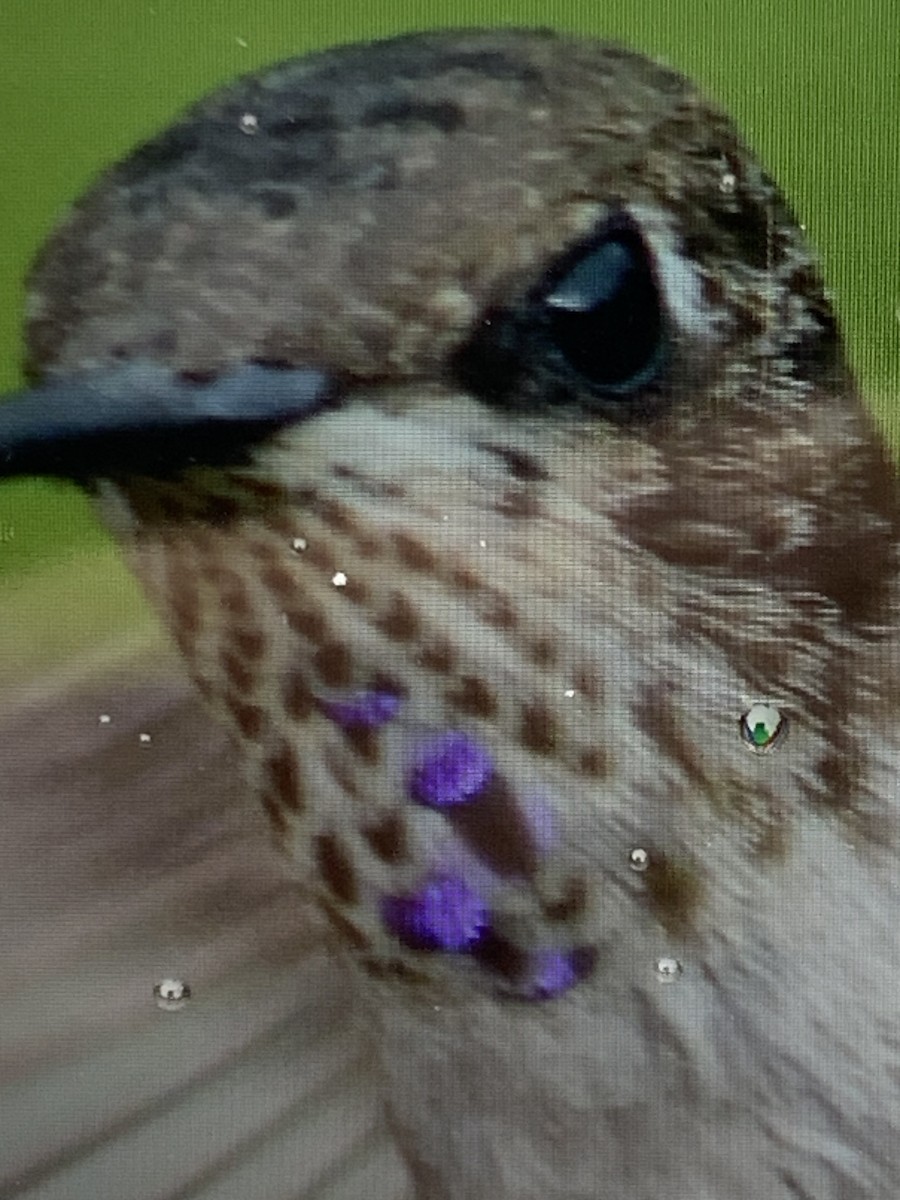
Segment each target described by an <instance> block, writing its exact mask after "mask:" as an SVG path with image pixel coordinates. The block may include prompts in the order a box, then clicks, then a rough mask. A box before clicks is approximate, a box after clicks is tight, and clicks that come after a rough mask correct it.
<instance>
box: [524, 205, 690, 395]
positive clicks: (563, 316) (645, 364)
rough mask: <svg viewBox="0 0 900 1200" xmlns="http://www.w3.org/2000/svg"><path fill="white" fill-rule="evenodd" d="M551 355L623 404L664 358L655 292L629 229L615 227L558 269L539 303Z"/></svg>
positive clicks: (639, 247)
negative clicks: (619, 398)
mask: <svg viewBox="0 0 900 1200" xmlns="http://www.w3.org/2000/svg"><path fill="white" fill-rule="evenodd" d="M538 299H539V304H540V308H541V315H542V323H543V325H544V330H545V336H546V338H547V342H548V349H549V352H550V353H551V354H555V355H557V356H558V357H559V358H561V359H562V360H563V361H564V363H565V364H566V366H568V367H569V368H571V369H572V370H573V371H576V372H577V373H578V375H579V376H581V378H582V379H583V380H584V381H585V382H587V383H588V385H589V386H590V387H591V388H592V389H596V390H597V391H598V392H600V393H601V394H602V395H604V396H608V397H611V398H615V397H622V398H627V397H628V396H630V395H631V394H632V393H634V392H636V391H638V390H640V389H641V388H644V387H646V386H647V385H648V384H649V383H652V382H653V381H654V380H655V379H656V377H657V375H658V374H659V372H660V370H661V368H662V366H663V363H664V360H665V341H666V339H665V331H664V319H663V312H662V305H661V301H660V296H659V291H658V288H657V284H656V280H655V278H654V276H653V271H652V268H651V264H650V259H649V255H648V251H647V249H646V247H645V245H644V243H643V241H642V239H641V238H640V236H639V234H638V233H637V232H635V231H634V230H632V229H627V228H618V229H616V228H613V229H611V230H610V231H608V232H607V233H605V234H604V235H602V236H601V237H600V239H599V240H596V241H594V242H593V243H592V244H590V245H588V246H587V247H582V248H580V249H579V251H578V252H577V254H576V256H575V257H574V258H570V259H569V260H568V261H566V262H565V263H564V264H562V266H561V267H560V268H558V269H557V270H556V271H555V272H554V274H553V277H552V278H551V281H550V283H549V285H548V286H547V287H546V288H545V290H544V291H543V292H542V294H541V295H539V297H538Z"/></svg>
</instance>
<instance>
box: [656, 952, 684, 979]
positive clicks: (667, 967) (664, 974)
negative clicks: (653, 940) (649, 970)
mask: <svg viewBox="0 0 900 1200" xmlns="http://www.w3.org/2000/svg"><path fill="white" fill-rule="evenodd" d="M681 972H682V966H681V963H680V962H679V961H678V959H677V958H671V957H670V956H669V955H667V954H664V955H663V957H662V958H658V959H657V960H656V977H657V979H658V980H659V981H660V983H672V982H673V981H674V980H676V979H677V978H678V976H679V975H680V974H681Z"/></svg>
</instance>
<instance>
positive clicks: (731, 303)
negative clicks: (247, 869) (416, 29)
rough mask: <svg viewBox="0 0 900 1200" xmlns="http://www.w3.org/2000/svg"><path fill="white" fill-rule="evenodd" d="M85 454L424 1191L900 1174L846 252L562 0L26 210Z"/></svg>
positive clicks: (890, 574) (279, 80)
mask: <svg viewBox="0 0 900 1200" xmlns="http://www.w3.org/2000/svg"><path fill="white" fill-rule="evenodd" d="M25 341H26V362H25V368H26V373H27V375H28V377H29V380H30V387H29V388H28V389H27V390H25V391H23V392H21V393H19V394H18V395H16V396H13V397H11V398H9V399H8V400H7V401H6V402H5V403H4V404H3V405H2V406H0V464H2V465H0V470H2V473H3V474H4V475H6V476H13V475H48V476H56V477H61V478H65V479H70V480H74V481H75V482H76V483H78V484H80V485H81V486H82V487H84V488H85V489H87V490H88V491H89V492H90V493H91V495H92V496H93V497H94V499H95V502H96V506H97V510H98V512H99V513H100V515H101V516H102V519H103V520H104V521H105V522H106V524H107V526H108V527H109V528H110V529H111V530H113V532H114V533H115V535H116V537H117V538H118V540H119V542H120V543H121V546H122V548H123V552H124V554H125V555H126V557H127V559H128V561H129V563H130V564H131V566H132V568H133V570H134V571H135V572H136V574H137V576H138V578H139V579H140V580H141V582H142V583H143V585H144V587H145V589H146V591H147V593H148V595H149V597H150V598H151V600H152V601H153V603H154V605H155V606H156V608H157V610H158V611H159V613H160V614H161V616H162V619H163V621H164V623H165V625H166V627H167V628H168V630H169V631H170V633H171V636H172V638H173V639H174V641H175V643H176V644H177V646H178V648H179V650H180V652H181V654H182V655H183V658H184V660H185V662H186V664H187V668H188V670H189V672H190V675H191V677H192V679H193V681H194V683H195V684H196V687H197V688H198V689H199V691H200V693H201V694H202V696H203V697H204V699H205V701H206V703H207V705H208V706H209V708H210V710H211V711H212V712H213V713H214V714H215V715H216V716H217V717H218V718H219V719H220V720H221V721H222V722H223V723H224V725H225V726H226V727H227V729H228V731H229V733H230V736H231V738H232V740H233V742H234V744H235V746H236V747H237V748H238V751H239V755H240V759H241V762H242V766H243V770H244V773H245V777H246V781H247V788H248V790H249V791H250V792H252V794H253V795H254V796H255V797H257V798H258V801H259V803H261V804H262V806H263V809H264V811H265V813H266V814H267V817H268V820H269V823H270V825H271V829H272V834H273V837H274V838H275V839H276V840H277V842H278V844H279V845H280V846H281V847H282V848H283V850H284V856H285V862H286V864H287V866H288V868H289V870H290V871H291V872H293V873H294V874H295V876H296V877H297V879H298V880H300V881H301V882H302V884H303V886H304V888H305V889H306V890H308V892H309V894H310V895H312V896H314V897H315V899H316V901H317V903H318V904H319V905H320V906H321V909H322V911H323V912H324V913H325V914H326V916H327V918H328V920H329V922H330V923H331V925H332V927H333V929H334V931H335V940H336V945H338V946H339V947H340V951H339V952H340V953H341V954H345V955H346V956H348V957H349V958H350V959H351V960H352V962H353V964H354V970H355V971H357V972H358V975H359V978H360V979H361V980H362V981H363V982H364V986H363V988H362V989H361V995H362V999H361V1000H360V1003H361V1004H363V1005H364V1006H365V1012H364V1014H363V1018H364V1020H365V1021H366V1023H367V1024H368V1027H369V1029H370V1032H371V1053H372V1055H373V1056H374V1057H376V1058H377V1060H378V1064H379V1070H380V1078H381V1087H382V1096H383V1105H384V1111H385V1117H386V1120H387V1121H388V1122H389V1124H390V1128H391V1130H392V1132H393V1136H394V1137H395V1139H396V1143H397V1146H398V1147H399V1149H400V1151H401V1153H402V1155H403V1156H404V1158H405V1160H406V1161H407V1162H408V1164H409V1167H410V1170H411V1173H412V1177H413V1178H414V1180H415V1186H416V1194H417V1196H418V1197H419V1200H450V1198H451V1197H452V1200H659V1197H661V1196H663V1195H665V1196H691V1197H694V1198H696V1200H725V1198H727V1200H804V1198H805V1200H809V1198H811V1197H816V1200H854V1198H860V1200H861V1198H862V1197H866V1198H867V1200H872V1198H873V1197H884V1198H886V1200H887V1198H888V1197H893V1196H895V1195H896V1194H897V1189H898V1186H900V1148H898V1147H900V1140H898V1137H897V1134H898V1131H900V1118H898V1113H900V1057H898V1039H897V1029H896V1015H897V1004H896V997H895V984H894V975H895V969H894V968H895V964H896V961H897V957H898V954H900V936H898V933H897V929H898V922H897V921H896V919H895V918H896V914H897V912H898V907H897V904H898V887H900V884H898V872H897V863H898V846H900V843H898V834H900V830H898V812H897V803H896V796H897V791H896V778H897V771H898V766H900V754H898V726H897V719H896V718H897V688H896V682H895V677H896V671H895V669H894V664H895V663H896V662H897V653H898V630H900V622H898V559H897V545H898V511H900V510H898V503H897V483H896V476H895V470H894V467H893V465H892V463H891V460H890V457H889V455H888V453H887V451H886V449H885V447H884V445H883V444H882V441H881V439H880V437H879V435H878V433H877V431H876V429H875V427H874V424H873V422H872V420H871V418H870V416H869V415H868V413H867V411H866V409H865V407H864V404H863V402H862V399H861V396H860V393H859V389H858V387H857V385H856V382H855V380H854V378H853V376H852V373H851V371H850V368H849V367H848V364H847V360H846V357H845V354H844V350H843V347H842V342H841V336H840V330H839V327H838V324H837V321H836V318H835V315H834V312H833V308H832V305H831V302H830V299H829V297H828V295H827V293H826V291H825V289H824V286H823V283H822V280H821V276H820V274H819V271H818V268H817V266H816V262H815V259H814V257H813V255H812V252H811V251H810V249H809V248H808V246H807V244H806V242H805V239H804V237H803V234H802V231H801V230H800V228H799V226H798V225H797V223H796V221H795V219H794V217H793V215H792V213H791V211H790V209H789V207H788V205H787V204H786V202H785V200H784V198H783V197H782V195H781V193H780V192H779V190H778V188H777V186H776V184H775V183H774V182H773V181H772V180H771V179H770V178H769V177H768V175H766V173H765V172H764V171H763V170H762V168H761V167H760V166H759V165H758V164H757V162H756V160H755V158H754V157H753V155H752V154H751V153H750V152H749V150H748V149H747V147H746V146H745V144H744V143H743V141H742V140H741V137H740V135H739V134H738V132H737V131H736V129H735V127H734V125H733V124H732V122H731V121H730V120H729V119H728V118H727V117H726V116H725V115H724V114H723V113H721V112H720V111H719V110H718V109H717V108H716V107H715V106H714V105H712V104H711V103H710V102H709V101H708V100H707V99H705V98H704V97H703V96H702V95H701V94H700V93H699V91H698V90H697V89H696V88H695V86H694V85H693V84H691V83H690V82H689V81H687V80H686V79H685V78H684V77H683V76H681V75H680V74H679V73H677V72H676V71H674V70H672V69H670V68H669V67H668V66H665V65H663V64H660V63H657V62H654V61H651V60H649V59H647V58H645V57H643V56H641V55H639V54H636V53H634V52H632V51H630V50H627V49H624V48H621V47H619V46H616V45H612V44H608V43H605V42H597V41H592V40H589V39H580V38H576V37H570V36H564V35H561V34H557V33H554V32H551V31H547V30H518V29H504V30H461V31H460V30H451V31H442V32H435V33H417V34H412V35H407V36H403V37H398V38H393V39H390V40H387V41H382V42H375V43H369V44H363V45H355V46H345V47H339V48H337V49H333V50H327V51H324V52H319V53H314V54H311V55H309V56H306V57H302V58H296V59H292V60H290V61H287V62H284V63H282V64H280V65H276V66H273V67H270V68H268V69H267V70H264V71H262V72H260V73H257V74H253V75H248V76H246V77H244V78H242V79H239V80H237V81H236V82H234V83H232V84H230V85H229V86H227V87H225V88H223V89H222V90H220V91H218V92H215V93H214V94H213V95H211V96H210V97H208V98H206V99H204V100H201V101H200V102H199V103H198V104H196V105H195V106H194V107H193V108H191V109H190V110H189V111H188V112H187V113H186V114H185V115H184V116H182V117H181V118H179V119H178V120H176V122H175V123H174V124H173V125H172V126H171V127H170V128H168V129H167V130H165V131H164V132H163V133H161V134H160V135H158V136H156V137H154V138H152V139H151V140H150V141H148V142H146V143H144V144H143V145H141V146H139V147H138V148H137V149H136V150H135V151H134V152H133V153H132V154H131V155H130V156H128V157H127V158H126V159H124V161H122V162H120V163H119V164H117V165H114V166H113V167H112V168H110V169H109V170H108V171H106V173H105V174H103V175H102V176H101V177H100V178H99V179H98V180H97V181H96V182H95V183H94V184H93V185H92V186H91V187H90V188H89V189H88V191H87V192H86V194H85V195H84V196H83V197H82V198H81V199H80V200H78V201H77V203H76V204H75V205H74V207H73V208H72V210H71V211H70V212H69V214H68V215H67V216H66V217H65V218H64V220H63V221H62V223H61V224H60V226H59V228H58V229H57V230H56V231H55V232H54V233H53V234H52V235H51V237H50V238H49V240H48V242H47V243H46V245H45V246H44V248H43V249H42V250H41V252H40V253H39V255H38V258H37V261H36V263H35V265H34V267H33V270H32V272H31V276H30V280H29V288H28V301H27V313H26V328H25Z"/></svg>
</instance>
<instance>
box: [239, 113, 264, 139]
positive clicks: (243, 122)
mask: <svg viewBox="0 0 900 1200" xmlns="http://www.w3.org/2000/svg"><path fill="white" fill-rule="evenodd" d="M238 127H239V129H240V131H241V133H246V134H254V133H259V117H258V116H257V115H256V114H255V113H242V114H241V118H240V120H239V121H238Z"/></svg>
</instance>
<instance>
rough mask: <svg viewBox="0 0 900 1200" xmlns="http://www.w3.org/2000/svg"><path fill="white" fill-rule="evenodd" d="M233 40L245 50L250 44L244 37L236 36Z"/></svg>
mask: <svg viewBox="0 0 900 1200" xmlns="http://www.w3.org/2000/svg"><path fill="white" fill-rule="evenodd" d="M234 40H235V41H236V42H237V44H238V45H239V46H240V48H241V49H242V50H246V49H247V47H248V46H249V45H250V43H249V42H248V41H247V39H246V38H242V37H236V38H235V39H234Z"/></svg>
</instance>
